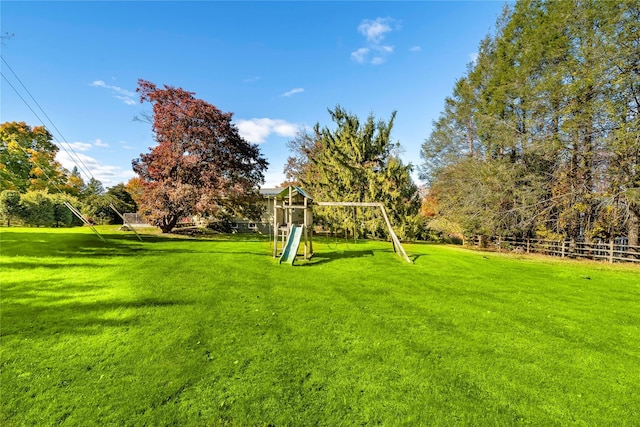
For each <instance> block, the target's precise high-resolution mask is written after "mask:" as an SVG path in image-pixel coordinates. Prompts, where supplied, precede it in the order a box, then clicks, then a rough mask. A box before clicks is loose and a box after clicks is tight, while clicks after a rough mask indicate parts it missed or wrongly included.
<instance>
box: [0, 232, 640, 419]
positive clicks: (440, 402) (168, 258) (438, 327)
mask: <svg viewBox="0 0 640 427" xmlns="http://www.w3.org/2000/svg"><path fill="white" fill-rule="evenodd" d="M101 231H102V233H103V235H104V236H105V237H106V238H107V242H106V243H103V242H101V241H100V240H99V239H98V238H97V237H96V236H94V235H93V234H91V232H90V231H89V230H87V229H72V230H70V229H62V230H58V229H55V230H54V229H36V228H34V229H14V228H11V229H7V228H3V229H1V231H0V232H1V243H0V245H1V246H0V250H1V255H0V261H1V263H2V264H1V265H2V269H1V273H0V279H1V282H0V283H1V294H0V302H1V304H0V309H1V316H2V317H1V319H0V321H1V334H2V337H1V347H0V364H1V373H0V387H1V388H0V392H1V394H0V398H1V403H0V425H9V426H10V425H52V424H66V425H82V426H84V425H114V424H115V425H154V426H155V425H169V424H173V425H239V426H246V425H276V426H282V425H291V426H309V425H326V426H337V425H347V426H350V425H376V424H382V425H492V426H493V425H514V424H533V425H544V426H547V425H565V424H577V425H592V426H606V425H611V426H613V425H616V426H618V425H638V420H640V268H639V267H638V266H631V265H613V266H612V265H608V264H599V263H598V264H597V263H591V262H574V261H559V260H552V259H547V258H540V257H535V258H534V257H526V256H521V255H501V254H493V253H482V252H472V251H468V250H465V249H462V248H460V247H451V246H438V245H427V244H411V245H406V249H407V252H408V253H409V255H410V256H411V257H412V258H414V259H415V264H413V265H408V264H406V263H404V262H403V261H402V260H401V259H400V258H399V257H397V256H396V255H395V254H394V253H393V252H392V251H391V246H390V244H389V243H385V242H371V241H359V242H358V243H357V244H356V243H354V242H353V241H350V242H348V243H345V242H344V241H341V242H339V243H336V242H335V241H333V240H321V241H320V242H314V246H315V250H316V253H317V254H316V256H315V257H314V258H313V259H312V261H311V262H309V263H302V264H301V265H299V266H295V267H290V266H280V265H279V264H278V262H277V260H275V259H273V258H271V257H270V253H271V248H270V243H269V242H268V241H267V239H261V238H259V237H256V236H240V237H226V236H221V237H219V238H217V239H215V240H202V239H199V240H197V239H186V238H167V237H163V236H158V235H154V236H147V237H146V239H145V241H144V242H139V241H137V240H136V239H135V236H133V235H131V234H124V233H120V232H117V231H116V228H113V227H104V228H101Z"/></svg>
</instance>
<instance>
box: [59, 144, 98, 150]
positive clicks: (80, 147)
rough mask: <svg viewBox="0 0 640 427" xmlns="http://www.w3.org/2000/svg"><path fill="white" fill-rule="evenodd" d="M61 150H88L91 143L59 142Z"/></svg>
mask: <svg viewBox="0 0 640 427" xmlns="http://www.w3.org/2000/svg"><path fill="white" fill-rule="evenodd" d="M59 145H60V146H61V148H62V150H63V151H65V150H66V151H71V152H76V151H89V150H90V149H91V144H89V143H88V142H61V143H60V144H59Z"/></svg>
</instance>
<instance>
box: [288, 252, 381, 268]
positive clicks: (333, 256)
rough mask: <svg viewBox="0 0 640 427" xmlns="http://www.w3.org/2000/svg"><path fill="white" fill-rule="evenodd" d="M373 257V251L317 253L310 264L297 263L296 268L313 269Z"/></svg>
mask: <svg viewBox="0 0 640 427" xmlns="http://www.w3.org/2000/svg"><path fill="white" fill-rule="evenodd" d="M372 256H373V251H372V250H360V251H357V250H353V251H350V250H346V251H333V252H316V253H314V254H313V257H312V258H311V259H310V260H309V261H308V262H306V263H304V264H298V263H296V266H299V267H312V266H314V265H320V264H326V263H328V262H332V261H336V260H340V259H350V258H364V257H372Z"/></svg>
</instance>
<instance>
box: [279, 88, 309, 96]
mask: <svg viewBox="0 0 640 427" xmlns="http://www.w3.org/2000/svg"><path fill="white" fill-rule="evenodd" d="M302 92H304V88H301V87H297V88H295V89H291V90H290V91H288V92H285V93H283V94H282V95H280V96H291V95H295V94H296V93H302Z"/></svg>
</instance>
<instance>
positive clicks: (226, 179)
mask: <svg viewBox="0 0 640 427" xmlns="http://www.w3.org/2000/svg"><path fill="white" fill-rule="evenodd" d="M137 92H138V93H139V94H140V100H141V102H147V103H149V104H150V105H151V106H152V108H153V114H152V115H150V116H149V122H150V124H151V126H152V130H153V133H154V139H155V142H156V145H155V146H154V147H151V148H150V149H149V151H148V152H147V153H142V154H141V155H140V156H139V157H138V158H136V159H134V160H133V161H132V166H133V169H134V171H135V172H136V173H137V175H138V176H137V178H135V179H133V180H131V181H130V182H129V183H127V184H126V185H125V184H119V186H116V187H113V188H111V189H109V190H108V191H106V192H105V191H104V189H102V186H101V185H99V183H96V182H93V180H92V181H89V183H87V184H86V185H85V184H84V182H83V181H82V179H81V178H80V176H79V174H78V173H77V170H76V171H71V172H68V171H65V170H64V169H63V168H62V167H61V166H60V165H59V164H57V163H56V162H55V153H56V152H57V148H56V147H55V146H54V145H53V144H52V143H51V137H50V135H49V134H48V132H47V131H46V129H44V128H39V127H35V128H30V127H29V126H27V125H25V124H24V123H6V124H4V125H2V142H3V144H2V147H0V157H1V159H0V160H2V162H1V163H0V189H1V190H3V193H2V194H3V196H2V203H0V205H1V209H2V213H3V215H4V217H5V218H8V216H9V217H11V215H13V214H12V213H10V212H14V210H11V209H12V208H11V209H10V208H9V206H10V205H11V206H13V205H16V203H17V205H19V206H22V208H16V209H18V211H19V210H20V209H22V211H23V220H24V221H26V222H29V221H32V222H33V220H27V219H26V218H28V217H29V216H28V215H27V214H26V213H24V212H27V211H28V209H27V206H28V205H29V203H31V204H34V203H35V202H29V200H35V199H37V197H35V196H32V195H29V196H28V194H33V193H34V192H35V193H38V192H39V194H40V195H41V196H42V197H44V198H47V197H49V196H47V194H52V193H53V191H51V190H52V188H51V187H52V186H54V187H55V188H56V190H57V192H58V193H61V194H63V195H64V197H71V198H75V199H74V202H77V203H80V204H81V205H82V206H83V212H86V213H87V214H88V215H92V216H96V215H98V216H99V215H100V212H105V211H104V210H103V207H104V206H106V205H108V204H107V203H105V201H107V200H116V199H117V201H118V203H128V205H127V207H123V208H122V209H121V210H122V211H132V208H135V207H137V208H138V210H139V212H140V213H141V214H142V215H143V216H145V217H146V218H147V220H148V221H149V222H151V223H152V224H154V225H157V226H158V227H160V228H161V229H162V231H163V232H169V231H171V230H172V229H173V228H174V227H175V226H176V224H177V221H178V220H179V219H180V218H181V217H183V216H192V215H196V214H197V215H200V216H202V217H206V218H209V219H210V221H211V222H213V223H216V222H220V221H224V220H229V219H230V218H234V217H245V218H251V219H254V218H255V219H258V218H259V217H260V214H261V213H262V212H261V208H260V204H259V203H257V202H258V200H259V197H260V196H259V193H258V187H259V186H260V185H262V184H263V183H264V171H265V170H266V168H267V166H268V163H267V161H266V159H265V158H264V156H263V155H262V153H261V152H260V149H259V147H258V146H257V145H256V144H251V143H249V142H247V141H246V140H244V139H243V138H242V136H241V135H240V134H239V132H238V129H237V127H236V126H235V125H234V124H233V122H232V116H233V114H232V113H229V112H223V111H221V110H219V109H218V108H217V107H215V106H214V105H212V104H210V103H208V102H206V101H204V100H201V99H198V98H196V97H195V96H194V95H195V94H194V93H193V92H188V91H186V90H184V89H182V88H176V87H172V86H168V85H164V86H162V87H160V86H157V85H156V84H154V83H152V82H148V81H145V80H142V79H141V80H139V82H138V89H137ZM328 114H329V118H330V120H331V123H332V125H331V126H321V125H320V123H316V125H315V126H314V127H313V129H311V130H304V131H302V132H301V133H299V134H298V135H297V137H295V138H294V139H293V140H291V141H290V142H289V150H290V157H289V158H288V161H287V164H286V165H285V169H284V172H285V175H286V179H287V182H285V183H283V184H296V185H300V186H302V187H303V188H304V189H305V190H306V191H307V192H308V193H310V194H311V195H312V196H313V197H314V199H315V200H318V201H346V202H381V203H383V204H384V205H385V207H386V208H387V211H389V212H390V217H391V221H392V223H393V225H394V228H396V230H397V232H398V234H399V235H400V236H401V237H402V238H425V237H428V236H432V235H434V233H435V234H436V235H451V234H454V235H455V234H457V235H477V234H485V235H511V236H524V237H538V238H570V239H574V240H576V239H586V240H590V239H597V238H610V237H614V236H619V235H627V236H628V237H629V243H630V244H632V245H637V244H638V230H639V223H640V7H639V6H638V5H637V4H636V3H634V2H626V1H620V2H614V1H611V2H599V1H595V0H576V1H572V2H569V1H543V0H532V1H529V0H527V1H519V2H517V3H515V4H514V5H513V6H512V7H505V9H504V12H503V14H502V15H501V17H500V18H499V19H498V21H497V23H496V26H495V29H494V31H493V34H490V35H488V36H487V37H485V38H484V39H483V40H482V41H481V43H480V46H479V51H478V56H477V59H476V60H475V61H473V62H472V63H471V64H469V66H468V69H467V71H466V73H465V74H464V75H463V76H462V77H461V78H459V79H458V80H457V82H456V83H455V85H454V87H453V90H452V94H451V95H450V96H449V97H447V98H446V100H445V105H444V110H443V111H442V112H441V114H440V117H439V118H438V119H437V120H436V121H434V123H433V127H432V131H431V133H430V135H429V136H428V138H427V139H426V140H425V141H424V144H423V145H422V163H421V165H420V172H421V174H422V177H423V179H425V180H426V181H427V183H428V189H427V190H428V191H426V193H427V194H426V197H424V194H425V191H424V189H420V188H418V187H417V185H416V184H415V183H414V182H413V180H412V179H411V172H412V170H413V165H411V164H405V163H403V161H402V160H401V159H400V156H399V152H400V143H399V142H394V141H393V140H392V136H391V135H392V133H391V132H392V128H393V123H394V120H395V117H396V113H395V112H394V113H392V114H391V116H390V118H389V119H388V120H381V119H377V118H376V117H374V116H373V114H371V115H369V116H368V117H367V118H366V119H364V120H362V119H360V118H359V117H357V116H356V115H354V114H352V113H351V112H349V111H348V110H346V109H345V108H343V107H342V106H340V105H338V106H336V107H335V108H333V109H329V110H328ZM45 177H46V179H45ZM60 189H61V191H60ZM7 192H9V193H7ZM10 192H14V193H10ZM15 193H17V194H18V195H19V198H18V199H19V200H18V199H16V195H15ZM107 196H109V197H111V196H113V197H115V199H109V198H108V197H107ZM42 197H41V198H42ZM56 197H59V196H56ZM23 199H24V200H23ZM9 200H11V202H9ZM16 200H18V202H16ZM38 200H39V199H38ZM38 203H40V202H38ZM52 203H53V202H52ZM12 204H13V205H12ZM36 204H37V203H36ZM315 214H316V220H317V222H318V223H319V224H321V225H323V226H325V227H326V229H327V230H328V231H332V232H344V233H345V234H350V235H352V236H354V237H358V236H376V235H383V234H384V231H383V230H384V224H383V222H382V219H380V218H378V217H376V215H375V214H374V212H371V211H370V210H368V209H366V208H353V209H337V208H330V207H318V208H317V209H316V211H315ZM7 215H8V216H7ZM16 215H17V214H16ZM105 215H106V214H105ZM54 216H55V214H54ZM47 218H48V219H47V221H45V222H48V223H51V221H52V220H51V215H49V216H48V217H47Z"/></svg>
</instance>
